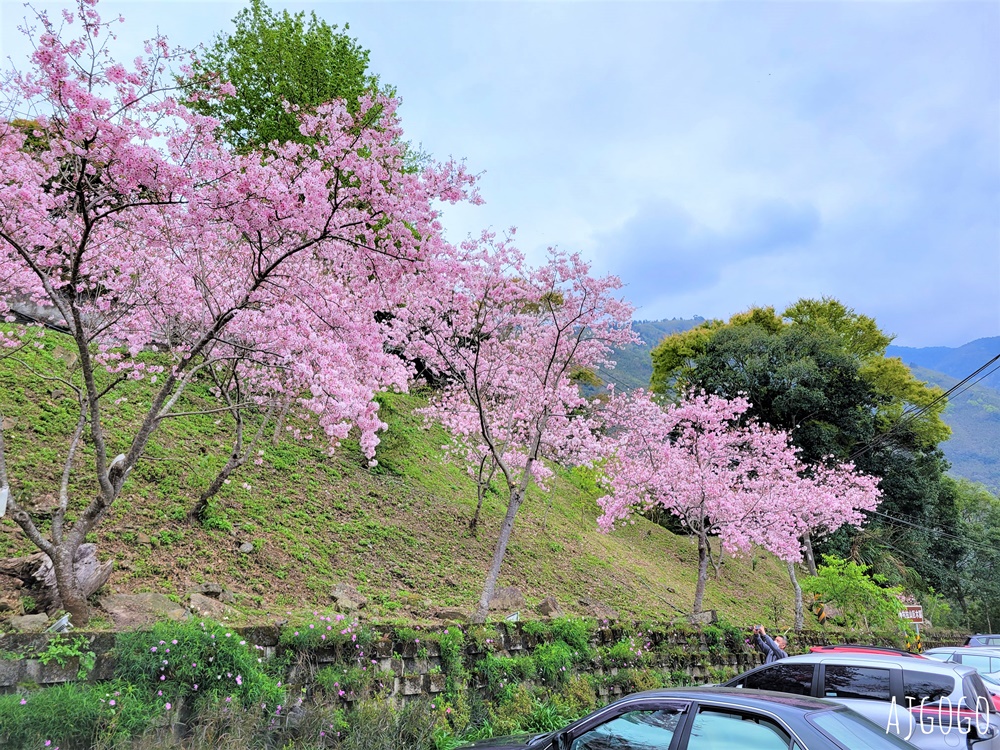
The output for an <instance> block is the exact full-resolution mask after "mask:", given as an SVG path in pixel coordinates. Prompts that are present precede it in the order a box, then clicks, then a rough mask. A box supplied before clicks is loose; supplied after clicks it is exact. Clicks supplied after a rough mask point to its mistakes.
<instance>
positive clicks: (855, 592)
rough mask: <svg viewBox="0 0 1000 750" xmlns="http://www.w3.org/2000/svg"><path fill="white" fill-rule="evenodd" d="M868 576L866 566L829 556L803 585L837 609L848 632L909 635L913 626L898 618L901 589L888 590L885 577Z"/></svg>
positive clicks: (805, 588)
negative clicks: (886, 632) (849, 629)
mask: <svg viewBox="0 0 1000 750" xmlns="http://www.w3.org/2000/svg"><path fill="white" fill-rule="evenodd" d="M868 573H869V570H868V566H867V565H861V564H859V563H856V562H852V561H850V560H844V559H842V558H839V557H835V556H833V555H826V556H824V557H823V564H822V565H820V566H819V568H818V571H817V574H816V575H815V576H809V577H808V578H806V579H804V580H803V581H802V589H803V591H805V592H806V593H808V594H814V595H816V596H817V597H818V598H819V601H822V602H823V603H825V604H831V605H833V606H835V607H836V608H837V609H838V610H839V611H840V619H841V620H842V621H843V624H844V625H846V626H847V627H849V628H852V629H863V630H865V631H867V632H869V633H871V632H874V631H880V632H885V631H888V632H898V633H899V634H900V635H904V636H905V635H910V634H911V633H912V627H913V626H912V625H910V624H909V623H908V622H906V621H905V620H904V619H903V618H901V617H900V616H899V613H900V612H901V611H902V604H901V602H900V599H899V595H900V594H902V593H903V592H902V589H900V588H894V587H891V586H886V585H885V583H886V581H885V578H884V577H883V576H881V575H879V574H877V573H876V574H873V575H869V574H868Z"/></svg>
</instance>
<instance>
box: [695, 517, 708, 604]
mask: <svg viewBox="0 0 1000 750" xmlns="http://www.w3.org/2000/svg"><path fill="white" fill-rule="evenodd" d="M707 583H708V537H707V535H706V534H705V533H704V532H702V533H699V534H698V584H697V586H695V589H694V611H693V612H692V613H691V614H695V615H697V614H701V606H702V603H703V602H704V600H705V585H706V584H707Z"/></svg>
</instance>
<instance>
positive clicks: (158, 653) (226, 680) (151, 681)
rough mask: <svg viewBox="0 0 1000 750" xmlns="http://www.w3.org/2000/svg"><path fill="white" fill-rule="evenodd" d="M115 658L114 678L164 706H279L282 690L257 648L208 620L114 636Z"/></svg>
mask: <svg viewBox="0 0 1000 750" xmlns="http://www.w3.org/2000/svg"><path fill="white" fill-rule="evenodd" d="M115 655H116V666H115V676H116V677H117V678H119V679H120V680H122V681H124V682H126V683H130V684H132V685H134V686H136V688H140V687H142V688H145V689H146V690H148V691H151V692H152V693H155V694H156V696H157V697H158V698H161V699H162V700H163V701H165V702H166V701H173V702H175V703H176V702H177V701H178V700H180V699H190V700H194V701H195V702H196V703H203V702H208V703H214V702H219V701H221V702H236V703H238V704H239V705H242V706H244V707H246V706H251V705H259V706H261V707H262V708H263V709H264V710H268V707H271V708H270V709H269V710H270V711H273V710H274V708H275V707H276V706H278V705H279V704H281V703H284V695H285V691H284V690H283V689H282V688H281V687H279V684H278V683H279V680H278V678H276V677H274V676H272V675H271V674H269V673H268V671H267V669H266V667H265V664H264V660H263V653H262V652H261V651H260V650H259V648H258V647H255V646H253V645H252V644H249V643H247V642H246V640H244V639H243V638H242V637H240V635H239V634H238V633H236V632H235V631H233V630H232V629H227V628H224V627H223V626H222V625H219V624H218V623H215V622H212V621H210V620H204V621H201V622H194V621H188V622H160V623H157V624H156V625H154V626H153V628H152V630H148V631H140V632H128V633H119V634H118V636H117V639H116V642H115ZM227 699H228V700H227Z"/></svg>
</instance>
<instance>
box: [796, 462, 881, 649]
mask: <svg viewBox="0 0 1000 750" xmlns="http://www.w3.org/2000/svg"><path fill="white" fill-rule="evenodd" d="M799 475H800V478H801V479H802V480H803V481H805V482H807V483H809V484H810V485H811V488H810V491H808V492H806V493H803V494H801V495H799V496H798V498H797V500H798V501H797V502H795V501H794V500H792V501H790V502H789V504H788V506H787V508H786V510H787V511H788V512H789V513H794V514H796V515H797V516H798V519H799V521H800V522H801V525H802V533H801V535H800V537H799V538H800V542H801V545H802V551H803V553H804V557H805V561H806V564H807V569H808V572H809V573H810V574H811V575H816V567H815V560H814V558H813V555H812V540H813V539H814V538H821V537H823V536H826V535H827V534H830V533H832V532H834V531H836V530H837V529H838V528H840V527H841V526H855V527H860V526H861V525H862V524H863V523H864V522H865V520H867V517H866V515H865V511H872V510H875V508H876V507H877V506H878V503H879V501H880V499H881V491H880V490H879V489H878V485H879V478H878V477H876V476H872V475H870V474H862V473H860V472H858V471H857V470H856V468H855V466H854V464H853V463H851V462H849V461H847V462H843V463H837V462H835V461H834V460H833V459H832V458H830V457H827V458H825V459H824V461H823V462H821V463H815V464H806V465H805V466H803V467H802V468H801V469H800V470H799ZM786 564H787V566H788V577H789V580H790V581H791V584H792V590H793V592H794V593H795V629H796V630H801V629H802V627H803V625H804V623H805V617H804V613H803V606H802V587H801V586H800V585H799V581H798V576H797V575H796V573H795V562H794V561H792V560H787V561H786Z"/></svg>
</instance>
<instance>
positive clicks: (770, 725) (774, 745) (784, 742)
mask: <svg viewBox="0 0 1000 750" xmlns="http://www.w3.org/2000/svg"><path fill="white" fill-rule="evenodd" d="M682 747H683V750H790V748H791V749H792V750H801V745H799V744H798V743H797V742H796V741H795V740H794V739H793V737H792V735H791V734H790V732H789V731H788V729H787V728H786V727H785V726H783V725H782V724H781V723H780V722H778V721H777V720H776V719H774V718H773V717H770V716H764V715H761V714H760V713H757V712H754V711H750V710H747V709H738V708H728V707H723V706H706V705H699V706H697V707H696V708H695V709H694V713H693V715H692V716H691V717H690V718H689V720H688V722H687V726H686V727H685V729H684V734H683V746H682Z"/></svg>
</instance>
